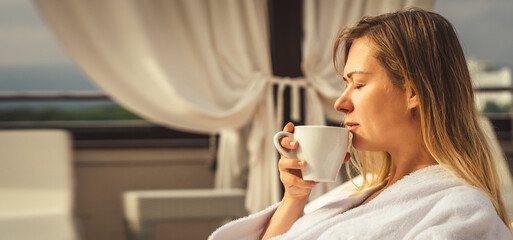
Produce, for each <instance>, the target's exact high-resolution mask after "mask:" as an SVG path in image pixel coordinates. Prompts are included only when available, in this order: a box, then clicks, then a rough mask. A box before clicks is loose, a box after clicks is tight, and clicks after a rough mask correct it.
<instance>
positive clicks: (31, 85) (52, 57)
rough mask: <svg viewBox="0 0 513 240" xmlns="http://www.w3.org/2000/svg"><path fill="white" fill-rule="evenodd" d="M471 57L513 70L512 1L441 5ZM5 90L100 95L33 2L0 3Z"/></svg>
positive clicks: (0, 79) (0, 73) (463, 0)
mask: <svg viewBox="0 0 513 240" xmlns="http://www.w3.org/2000/svg"><path fill="white" fill-rule="evenodd" d="M434 11H435V12H438V13H440V14H441V15H443V16H445V17H446V18H447V19H449V21H451V22H452V23H453V25H454V26H455V28H456V31H457V32H458V35H459V36H460V41H461V42H462V45H463V48H464V51H465V53H466V55H467V57H475V58H480V59H485V60H489V61H491V62H493V63H495V64H496V66H498V67H502V66H507V67H510V68H513V1H512V0H439V1H437V2H436V4H435V9H434ZM0 53H1V54H0V91H17V90H22V91H30V90H50V91H51V90H59V91H60V90H96V89H97V88H96V87H94V84H92V83H91V82H90V81H89V80H88V78H87V77H86V76H85V75H84V74H83V73H82V72H81V70H80V69H79V68H78V67H76V66H75V65H74V64H73V62H72V61H71V60H70V58H69V57H68V56H67V55H66V53H65V52H64V51H63V49H61V47H60V46H59V44H58V41H57V39H56V38H55V37H54V36H53V35H52V33H51V31H50V30H49V28H48V27H47V26H46V25H45V23H44V21H42V20H41V18H40V16H39V15H38V13H37V11H36V10H35V9H34V7H33V6H32V5H31V1H29V0H0Z"/></svg>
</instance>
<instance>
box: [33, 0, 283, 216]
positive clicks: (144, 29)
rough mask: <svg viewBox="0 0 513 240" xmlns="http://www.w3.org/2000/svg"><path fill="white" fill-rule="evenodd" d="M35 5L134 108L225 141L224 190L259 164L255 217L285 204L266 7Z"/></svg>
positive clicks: (50, 0) (253, 192)
mask: <svg viewBox="0 0 513 240" xmlns="http://www.w3.org/2000/svg"><path fill="white" fill-rule="evenodd" d="M34 3H35V5H36V6H37V8H38V10H39V12H40V13H41V15H42V16H43V17H44V19H45V20H46V21H47V23H48V24H49V25H50V27H51V28H52V30H53V31H54V33H55V34H56V36H57V38H58V40H60V42H61V43H62V45H63V46H64V48H65V49H66V50H67V52H68V53H69V54H70V56H71V57H72V58H73V59H74V61H75V62H76V63H77V65H79V66H80V67H81V68H82V69H83V70H84V72H85V73H86V74H87V75H89V77H90V78H91V79H92V80H93V81H94V82H95V83H96V84H97V85H98V86H99V87H100V88H101V89H103V90H104V91H105V92H106V93H107V94H109V95H110V96H111V97H112V98H113V99H115V100H116V101H117V102H119V103H120V104H122V105H123V106H124V107H126V108H128V109H130V110H131V111H133V112H135V113H137V114H139V115H141V116H143V117H145V118H146V119H149V120H151V121H154V122H156V123H160V124H163V125H167V126H170V127H173V128H177V129H182V130H186V131H193V132H200V133H220V138H221V140H220V146H219V156H218V158H219V164H218V170H217V173H216V176H217V177H216V187H219V188H223V187H234V186H241V183H240V181H239V180H240V178H238V177H240V174H241V172H242V169H244V168H245V167H246V166H247V165H248V164H249V179H248V182H249V183H248V188H247V196H248V202H247V207H248V209H249V210H250V211H252V212H253V211H257V210H260V209H262V208H264V207H265V206H267V205H269V204H271V203H273V202H276V201H278V200H279V197H280V196H279V193H280V190H279V180H278V176H277V174H276V173H277V166H276V161H277V156H276V152H275V151H274V148H273V145H272V142H271V137H272V134H273V133H274V132H275V131H276V130H277V128H278V127H277V126H275V123H276V121H275V116H274V114H275V113H274V111H273V108H274V107H273V105H274V104H273V102H272V101H273V98H272V92H271V91H272V87H271V84H272V83H271V79H273V78H272V77H271V74H272V73H271V64H270V56H269V55H270V52H269V45H268V44H269V40H268V32H269V31H268V24H267V6H266V1H253V0H245V1H228V0H221V1H219V0H215V1H214V0H169V1H168V0H152V1H138V0H126V1H84V0H69V1H59V0H34ZM248 123H251V128H252V129H251V131H249V136H247V139H246V137H244V134H248V133H247V130H246V129H247V127H244V126H246V125H248ZM239 128H241V129H242V130H240V131H239ZM246 142H248V144H249V145H248V151H249V156H248V155H247V153H246V150H245V148H246V146H244V144H245V143H246Z"/></svg>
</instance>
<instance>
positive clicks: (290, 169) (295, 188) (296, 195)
mask: <svg viewBox="0 0 513 240" xmlns="http://www.w3.org/2000/svg"><path fill="white" fill-rule="evenodd" d="M283 131H285V132H291V133H292V132H294V124H293V123H290V122H289V123H288V124H287V125H285V127H284V128H283ZM280 145H281V146H282V147H283V148H285V149H288V150H294V149H297V148H298V146H299V143H298V142H297V141H296V140H294V139H293V138H289V137H284V138H282V139H280ZM306 164H307V163H306V161H305V160H301V159H291V158H287V157H285V156H283V154H282V155H281V158H280V161H279V164H278V166H279V169H280V180H281V182H282V183H283V186H284V187H285V194H284V196H283V197H284V198H292V199H296V200H306V199H308V196H309V195H310V192H311V191H312V188H314V187H315V185H317V183H318V182H315V181H304V180H303V178H302V175H301V169H303V168H305V167H306Z"/></svg>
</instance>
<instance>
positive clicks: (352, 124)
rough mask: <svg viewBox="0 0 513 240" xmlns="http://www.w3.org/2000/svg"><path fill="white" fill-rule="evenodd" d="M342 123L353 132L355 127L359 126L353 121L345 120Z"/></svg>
mask: <svg viewBox="0 0 513 240" xmlns="http://www.w3.org/2000/svg"><path fill="white" fill-rule="evenodd" d="M344 124H345V125H346V126H347V128H348V129H349V131H351V132H354V131H355V130H356V128H358V127H359V126H360V124H358V123H354V122H345V123H344Z"/></svg>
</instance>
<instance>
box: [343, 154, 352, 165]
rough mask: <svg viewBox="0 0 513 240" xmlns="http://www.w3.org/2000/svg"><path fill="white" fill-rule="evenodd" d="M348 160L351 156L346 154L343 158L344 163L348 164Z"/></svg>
mask: <svg viewBox="0 0 513 240" xmlns="http://www.w3.org/2000/svg"><path fill="white" fill-rule="evenodd" d="M349 159H351V154H350V153H346V157H345V158H344V163H346V162H349Z"/></svg>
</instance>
